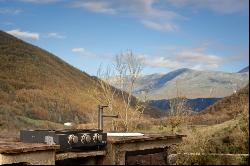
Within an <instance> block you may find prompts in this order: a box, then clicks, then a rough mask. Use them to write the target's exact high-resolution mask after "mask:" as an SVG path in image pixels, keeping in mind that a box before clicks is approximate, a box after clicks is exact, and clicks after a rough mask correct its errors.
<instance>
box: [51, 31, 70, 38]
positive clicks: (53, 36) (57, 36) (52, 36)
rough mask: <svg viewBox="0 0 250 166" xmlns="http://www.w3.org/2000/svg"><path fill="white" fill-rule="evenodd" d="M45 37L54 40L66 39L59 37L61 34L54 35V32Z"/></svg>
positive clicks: (62, 36)
mask: <svg viewBox="0 0 250 166" xmlns="http://www.w3.org/2000/svg"><path fill="white" fill-rule="evenodd" d="M47 37H48V38H56V39H65V38H66V36H64V35H61V34H59V33H56V32H51V33H48V35H47Z"/></svg>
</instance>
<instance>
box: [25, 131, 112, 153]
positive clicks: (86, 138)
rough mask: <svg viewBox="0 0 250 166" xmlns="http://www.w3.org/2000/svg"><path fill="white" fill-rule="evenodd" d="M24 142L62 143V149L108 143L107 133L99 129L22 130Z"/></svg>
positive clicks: (76, 149) (75, 149)
mask: <svg viewBox="0 0 250 166" xmlns="http://www.w3.org/2000/svg"><path fill="white" fill-rule="evenodd" d="M20 139H21V141H22V142H24V143H46V144H49V145H54V144H57V145H60V151H84V150H90V149H91V150H93V149H101V148H103V147H105V146H106V145H107V133H104V132H103V130H99V129H61V130H21V131H20Z"/></svg>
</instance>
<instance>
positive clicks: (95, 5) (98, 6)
mask: <svg viewBox="0 0 250 166" xmlns="http://www.w3.org/2000/svg"><path fill="white" fill-rule="evenodd" d="M73 6H74V7H81V8H85V9H88V10H90V11H92V12H97V13H107V14H114V13H116V11H115V9H113V8H111V7H110V4H109V3H108V2H107V1H75V2H74V3H73Z"/></svg>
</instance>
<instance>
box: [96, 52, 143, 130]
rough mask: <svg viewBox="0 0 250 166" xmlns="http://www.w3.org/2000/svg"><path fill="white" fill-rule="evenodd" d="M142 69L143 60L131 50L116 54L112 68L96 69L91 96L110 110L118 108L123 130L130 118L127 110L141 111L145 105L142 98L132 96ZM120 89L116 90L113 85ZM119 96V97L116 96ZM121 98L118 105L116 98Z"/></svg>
mask: <svg viewBox="0 0 250 166" xmlns="http://www.w3.org/2000/svg"><path fill="white" fill-rule="evenodd" d="M142 69H143V61H142V59H141V58H140V57H137V56H136V55H135V54H133V53H132V51H127V52H125V53H121V54H118V55H116V57H115V63H114V65H113V68H110V67H107V69H106V70H105V71H104V70H103V69H102V68H101V67H100V68H99V70H98V73H97V77H98V78H100V79H99V80H98V84H99V85H98V87H96V89H94V90H92V93H91V94H92V95H93V97H94V98H95V99H96V100H97V101H98V102H99V103H101V104H106V105H108V106H109V110H110V111H111V112H113V111H114V108H116V109H118V110H117V112H118V114H119V117H120V119H121V120H122V123H123V125H124V128H125V131H128V130H129V127H128V123H129V120H130V119H131V118H130V117H129V112H130V111H132V109H133V110H135V111H138V112H139V113H140V114H142V113H143V111H144V109H145V106H144V105H143V104H144V101H145V99H146V98H145V94H147V93H145V94H144V95H143V96H144V100H139V99H137V98H135V97H134V96H133V92H134V90H135V86H136V82H137V80H138V78H139V76H140V75H141V72H142ZM112 84H115V85H114V86H115V87H116V88H118V89H120V90H117V89H116V88H114V87H113V86H110V85H112ZM118 96H119V97H118ZM118 98H121V100H120V103H119V105H116V104H117V101H118V100H117V99H118Z"/></svg>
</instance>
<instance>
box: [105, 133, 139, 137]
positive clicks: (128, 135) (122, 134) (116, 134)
mask: <svg viewBox="0 0 250 166" xmlns="http://www.w3.org/2000/svg"><path fill="white" fill-rule="evenodd" d="M143 135H144V134H142V133H107V136H110V137H137V136H143Z"/></svg>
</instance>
